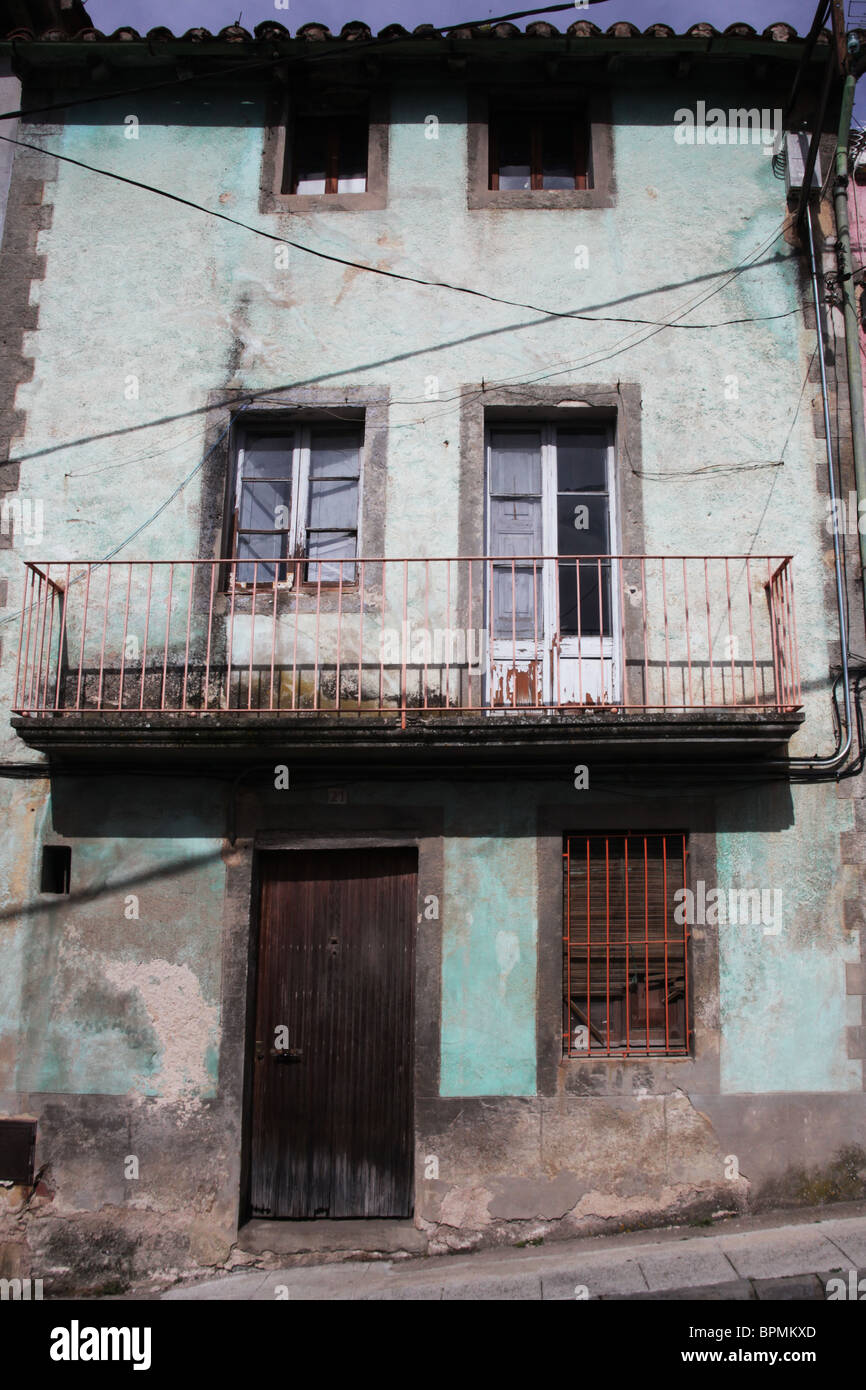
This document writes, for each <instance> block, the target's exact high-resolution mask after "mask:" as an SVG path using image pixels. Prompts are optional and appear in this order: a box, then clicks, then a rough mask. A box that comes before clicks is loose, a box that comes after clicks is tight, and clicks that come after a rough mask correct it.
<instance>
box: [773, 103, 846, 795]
mask: <svg viewBox="0 0 866 1390" xmlns="http://www.w3.org/2000/svg"><path fill="white" fill-rule="evenodd" d="M840 129H841V127H840ZM846 151H847V145H846ZM846 157H847V155H846ZM803 196H804V197H806V196H807V195H806V190H805V189H804V190H803ZM806 225H807V227H808V230H809V268H810V270H811V272H812V298H813V301H814V304H815V331H816V333H817V335H818V364H819V366H820V369H821V400H822V402H823V406H824V437H825V440H826V445H827V477H828V480H829V484H830V503H831V515H832V516H833V518H834V524H833V561H834V565H835V569H836V606H837V608H838V610H839V641H840V642H841V645H842V686H843V689H844V692H845V741H844V743H843V744H842V746H841V748H837V750H836V752H835V753H833V754H832V755H831V756H830V757H829V758H791V759H790V760H789V762H788V764H787V766H788V769H789V770H790V771H796V772H832V771H834V770H835V769H836V768H837V767H840V766H841V764H842V763H844V761H845V759H846V758H847V757H848V754H849V753H850V751H851V742H852V736H853V728H852V724H851V682H850V676H849V672H848V625H847V623H846V621H845V583H844V579H843V576H842V552H841V547H840V545H839V527H838V525H837V524H836V518H837V517H838V515H839V511H838V507H837V506H836V501H837V497H836V475H835V470H834V467H833V437H832V432H831V426H830V399H829V396H828V394H827V372H826V369H825V365H824V331H823V329H822V327H821V298H820V294H819V291H818V266H817V264H816V260H815V238H814V235H813V232H812V209H811V208H807V209H806ZM858 351H859V344H858ZM858 376H859V366H858ZM859 399H860V409H861V415H860V419H861V428H862V418H863V415H862V408H863V388H862V385H861V387H860V397H859ZM862 539H863V537H861V541H862Z"/></svg>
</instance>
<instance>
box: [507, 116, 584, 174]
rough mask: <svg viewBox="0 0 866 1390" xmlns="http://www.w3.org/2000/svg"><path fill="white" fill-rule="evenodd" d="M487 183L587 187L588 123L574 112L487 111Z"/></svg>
mask: <svg viewBox="0 0 866 1390" xmlns="http://www.w3.org/2000/svg"><path fill="white" fill-rule="evenodd" d="M488 142H489V143H488V148H489V151H490V184H489V186H490V188H491V189H496V190H500V191H506V190H520V189H545V188H549V189H550V188H559V189H583V188H590V187H591V186H592V178H591V170H590V158H589V144H590V141H589V132H588V129H587V122H586V120H585V118H584V117H583V116H581V115H575V113H574V112H573V111H568V110H561V111H548V112H541V111H514V110H509V111H505V110H503V111H496V110H493V111H491V114H490V123H489V135H488Z"/></svg>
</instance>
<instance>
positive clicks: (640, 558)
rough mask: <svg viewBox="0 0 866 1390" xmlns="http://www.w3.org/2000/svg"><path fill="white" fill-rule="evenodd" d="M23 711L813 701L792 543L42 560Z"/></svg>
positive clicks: (17, 701) (35, 572) (750, 707)
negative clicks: (395, 555) (713, 549)
mask: <svg viewBox="0 0 866 1390" xmlns="http://www.w3.org/2000/svg"><path fill="white" fill-rule="evenodd" d="M26 571H27V572H26V584H25V594H24V603H23V608H22V616H21V628H20V636H19V641H18V651H17V666H16V673H15V693H14V704H13V709H14V712H15V713H17V714H19V715H26V716H32V717H39V716H47V715H69V714H73V713H81V712H88V713H100V712H101V713H108V712H111V711H115V712H123V713H124V714H127V715H129V716H130V718H132V717H133V716H134V715H135V713H138V714H139V715H150V714H157V713H165V714H168V713H171V714H178V715H181V714H183V715H189V716H195V715H199V716H201V715H205V714H207V713H214V712H221V711H223V712H224V711H246V712H247V713H249V714H250V715H253V714H263V713H267V714H272V715H277V714H279V715H299V716H300V715H305V716H306V715H311V714H320V715H330V716H338V717H341V718H351V717H359V716H385V715H392V716H393V715H398V716H400V717H401V719H402V721H403V723H405V722H406V718H407V715H413V714H433V713H440V714H441V713H443V712H445V713H448V712H450V713H453V714H470V713H474V714H481V713H494V712H497V713H503V712H507V711H512V712H519V713H521V714H524V715H529V714H544V713H548V714H550V713H554V712H557V711H558V712H565V713H567V712H571V713H577V712H580V711H584V710H589V709H596V710H597V709H605V710H615V711H619V712H620V713H628V712H641V711H670V712H679V713H680V714H682V715H683V716H684V717H688V716H689V714H691V713H694V712H696V711H710V710H728V711H751V712H752V713H755V714H761V713H771V712H772V713H784V712H792V711H794V710H796V709H798V708H799V706H800V685H799V676H798V662H797V639H796V629H795V621H794V592H793V580H792V574H791V560H790V557H770V556H761V557H758V556H754V555H749V556H744V555H740V556H734V555H731V556H718V555H715V556H695V555H689V556H669V555H668V556H658V555H655V556H653V555H632V556H622V555H601V556H580V557H574V556H569V557H564V556H550V557H538V556H530V557H526V556H507V557H506V556H501V557H500V556H480V557H466V558H446V559H433V558H430V559H419V558H409V559H405V558H403V559H391V558H388V559H360V558H358V559H351V560H348V559H332V560H325V559H321V560H315V561H314V560H311V559H298V560H295V559H293V560H270V561H266V560H256V561H253V560H219V561H210V560H182V561H181V560H164V561H163V560H146V561H128V560H111V561H99V562H95V563H89V564H85V563H79V562H75V561H63V562H56V561H52V562H40V563H38V564H36V563H30V564H28V565H27V567H26Z"/></svg>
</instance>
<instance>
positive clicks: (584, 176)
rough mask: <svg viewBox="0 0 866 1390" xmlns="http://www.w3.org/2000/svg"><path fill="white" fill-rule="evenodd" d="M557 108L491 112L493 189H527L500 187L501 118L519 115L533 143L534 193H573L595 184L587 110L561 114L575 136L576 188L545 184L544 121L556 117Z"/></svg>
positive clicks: (490, 177) (531, 178)
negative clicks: (526, 126) (592, 176)
mask: <svg viewBox="0 0 866 1390" xmlns="http://www.w3.org/2000/svg"><path fill="white" fill-rule="evenodd" d="M556 114H557V112H556V111H555V110H548V111H545V110H543V109H535V110H532V111H516V112H515V111H513V110H512V111H506V110H504V109H503V110H496V109H494V110H493V111H491V112H490V117H489V121H488V148H489V153H490V166H489V173H488V187H489V188H490V190H491V192H494V193H499V192H526V191H527V190H526V189H500V187H499V143H500V134H499V129H500V123H501V121H502V120H516V119H518V117H520V118H522V119H523V120H525V121H526V123H527V124H528V126H529V143H530V171H529V185H530V190H531V191H533V192H544V193H554V192H561V193H572V192H575V191H577V192H584V191H585V190H586V189H588V188H591V187H592V180H591V175H592V168H591V161H590V157H589V151H590V143H591V140H590V120H589V113H588V112H585V111H584V112H579V111H575V112H571V113H568V112H563V113H562V115H563V117H564V118H565V119H568V120H569V121H570V123H571V137H572V159H573V169H574V187H573V188H563V189H550V188H545V186H544V164H543V160H544V148H543V131H544V123H545V121H548V120H550V119H551V117H552V116H555V115H556Z"/></svg>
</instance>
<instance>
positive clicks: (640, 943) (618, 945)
mask: <svg viewBox="0 0 866 1390" xmlns="http://www.w3.org/2000/svg"><path fill="white" fill-rule="evenodd" d="M658 840H661V841H662V842H663V846H664V848H663V852H662V864H663V885H664V886H663V890H662V896H661V897H660V898H659V900H657V901H655V902H653V903H652V904H651V903H650V880H649V874H648V850H647V846H648V843H649V842H650V841H658ZM641 841H643V846H644V860H643V862H644V897H643V910H644V914H645V917H644V923H645V925H644V933H643V936H642V937H641V935H640V934H638V935H637V936H635V937H634V938H633V939H632V940H631V941H630V940H629V929H630V923H631V921H632V920H633V913H632V910H631V908H630V907H629V904H628V891H629V889H628V867H627V866H628V845H629V842H632V843H634V842H637V845H638V847H639V846H640V842H641ZM591 842H603V843H604V847H605V869H604V873H605V889H604V897H605V908H604V915H605V934H604V937H601V936H600V935H599V936H595V935H594V934H593V930H592V928H593V925H594V922H597V921H598V918H599V917H600V916H601V909H600V908H599V910H598V911H597V912H596V913H595V917H594V915H593V907H592V900H591V877H592V870H591V867H588V872H587V875H586V884H587V886H586V890H585V891H586V898H587V901H586V904H585V906H584V904H583V903H582V902H581V903H578V904H575V910H576V912H577V913H578V914H580V913H584V915H585V919H586V922H587V929H586V934H585V937H584V936H577V938H576V939H575V936H573V915H572V900H571V893H572V875H571V860H572V857H573V856H583V855H585V856H586V862H587V865H588V866H589V865H591V863H592V856H591V852H590V843H591ZM619 843H622V845H623V854H622V856H621V857H619V858H618V859H617V861H616V862H617V864H618V865H619V866H625V879H624V883H625V915H624V923H619V924H618V925H619V926H620V927H622V926H623V924H624V928H625V936H624V938H623V937H622V936H620V937H616V936H615V935H612V926H611V923H612V918H611V912H610V898H611V893H610V884H611V879H610V870H611V859H610V849H611V845H612V844H613V845H618V844H619ZM688 854H689V848H688V836H687V834H686V833H685V832H684V831H673V830H655V831H652V830H640V831H624V830H619V831H611V832H604V831H581V832H570V833H567V834H566V835H565V836H564V840H563V852H562V859H563V906H562V910H563V934H562V940H563V964H562V1025H563V1026H562V1055H563V1057H564V1058H567V1059H570V1060H589V1061H594V1060H596V1059H598V1058H600V1057H606V1058H624V1057H644V1058H649V1057H655V1058H659V1059H667V1058H681V1057H690V1056H691V1055H692V1052H691V1043H692V1035H693V1030H692V1027H691V1022H690V1014H689V974H690V967H691V961H690V941H691V933H690V923H689V921H688V919H687V918H686V920H685V922H683V923H682V925H680V924H679V923H677V922H676V920H675V918H674V908H673V906H672V904H673V900H674V895H675V893H676V891H677V890H678V889H680V888H686V887H687V886H688ZM638 876H639V868H638ZM579 891H581V892H583V891H584V890H583V888H582V886H581V888H580V890H579ZM686 901H688V899H686ZM651 906H652V907H653V908H654V910H655V912H656V913H658V912H659V911H662V912H663V914H664V925H663V935H662V937H661V938H660V939H657V940H654V939H653V938H651V936H650V930H651V928H650V909H651ZM638 915H640V914H639V913H638ZM651 946H652V947H654V948H655V949H654V952H653V955H654V957H655V958H656V959H658V957H659V947H662V948H663V951H664V956H663V960H664V966H663V985H662V989H663V993H664V997H665V1002H664V1042H663V1045H659V1044H658V1043H657V1042H654V1041H653V1038H652V1036H651V1035H652V1033H653V1031H654V1029H655V1031H656V1032H657V1031H658V1024H656V1025H653V1024H652V1023H651V1008H650V1007H646V1005H645V1007H644V1014H645V1019H644V1023H643V1024H642V1025H641V1024H639V1023H638V1024H637V1030H638V1031H637V1034H636V1035H635V1034H633V1033H632V1031H631V1028H632V1024H631V1012H632V999H631V992H632V982H631V976H632V973H634V981H635V984H634V988H635V991H639V989H640V986H641V979H640V977H641V975H642V978H643V990H644V996H645V995H646V990H647V980H648V978H649V976H650V971H651V964H650V962H651V956H650V948H651ZM623 950H624V955H623ZM584 951H585V956H586V967H585V968H586V975H585V980H586V984H585V989H584V990H583V992H582V993H581V992H580V986H578V999H579V1001H580V1002H578V1003H575V989H574V987H573V983H572V970H575V971H577V972H578V973H579V975H580V977H581V979H582V978H583V970H584V965H583V954H584ZM631 952H634V953H635V956H636V960H635V957H633V956H632V955H631ZM673 952H676V953H677V958H675V959H673V960H672V959H671V955H672V953H673ZM600 958H601V959H602V960H603V961H604V965H603V967H602V968H603V969H604V970H605V971H606V978H605V983H606V990H607V1003H606V1017H605V1020H604V1024H606V1030H605V1028H604V1024H603V1025H602V1027H599V1026H598V1025H597V1024H596V1023H594V1022H593V1018H592V1002H591V1001H592V998H593V994H592V980H593V978H594V977H593V970H594V969H595V970H597V968H598V965H597V962H598V961H599V959H600ZM617 958H618V959H619V961H620V962H621V963H623V969H624V975H625V982H626V983H625V994H624V998H623V1000H619V1001H616V1002H614V1000H613V999H612V997H611V984H610V966H611V960H612V959H617ZM593 961H595V962H596V964H595V965H593ZM633 964H634V971H632V967H633ZM680 971H681V974H682V981H683V983H682V993H681V996H680V998H681V1001H682V1002H681V1005H680V1007H679V1008H678V1014H679V1015H680V1017H681V1024H682V1027H681V1037H682V1042H681V1043H680V1042H679V1041H677V1042H673V1041H672V1032H673V1031H674V1029H673V1028H672V1025H671V1016H670V1005H671V1002H672V1001H671V998H670V990H671V987H672V983H673V980H674V979H677V978H679V972H680ZM639 997H640V996H639V993H638V995H637V998H638V1000H639ZM673 1002H676V1003H677V1004H679V1000H675V1001H673ZM581 1004H582V1005H583V1007H581ZM612 1007H613V1008H616V1009H618V1010H619V1012H620V1013H621V1015H622V1020H623V1021H624V1031H625V1041H624V1042H623V1041H622V1040H621V1037H620V1040H619V1041H616V1042H614V1041H613V1040H612ZM575 1019H577V1024H575ZM578 1030H580V1031H581V1034H582V1036H581V1041H580V1044H578V1042H577V1041H576V1034H577V1033H578ZM619 1031H620V1034H621V1033H622V1027H621V1026H620V1029H619ZM677 1035H678V1037H679V1036H680V1032H679V1030H677Z"/></svg>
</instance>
